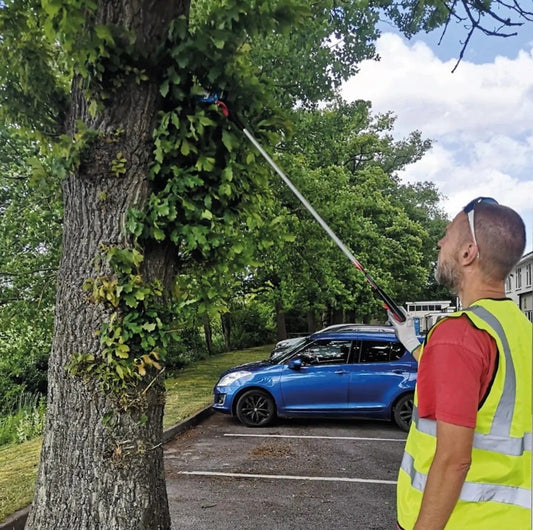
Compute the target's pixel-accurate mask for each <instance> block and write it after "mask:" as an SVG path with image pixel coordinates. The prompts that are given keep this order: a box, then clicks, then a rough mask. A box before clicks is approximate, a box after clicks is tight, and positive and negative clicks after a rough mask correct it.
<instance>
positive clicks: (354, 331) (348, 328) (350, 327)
mask: <svg viewBox="0 0 533 530" xmlns="http://www.w3.org/2000/svg"><path fill="white" fill-rule="evenodd" d="M361 334H371V335H375V334H388V335H394V334H395V333H394V328H393V327H392V326H386V325H383V326H379V325H373V324H339V325H335V326H330V327H327V328H324V329H322V330H320V331H317V332H316V333H313V334H312V335H310V337H309V338H311V339H315V338H319V337H320V338H325V337H326V336H327V337H329V336H333V335H334V336H335V337H340V338H342V337H344V338H348V335H350V336H351V335H358V336H359V335H361Z"/></svg>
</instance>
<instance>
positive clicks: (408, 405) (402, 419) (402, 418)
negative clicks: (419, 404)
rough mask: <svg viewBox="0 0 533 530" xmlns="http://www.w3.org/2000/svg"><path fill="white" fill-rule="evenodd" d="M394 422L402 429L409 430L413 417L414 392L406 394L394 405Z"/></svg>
mask: <svg viewBox="0 0 533 530" xmlns="http://www.w3.org/2000/svg"><path fill="white" fill-rule="evenodd" d="M393 417H394V423H396V425H398V427H400V429H402V431H405V432H407V431H409V427H410V426H411V420H412V418H413V394H404V395H403V396H402V397H401V398H400V399H399V400H398V401H397V402H396V404H395V405H394V411H393Z"/></svg>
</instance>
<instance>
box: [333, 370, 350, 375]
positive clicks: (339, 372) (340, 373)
mask: <svg viewBox="0 0 533 530" xmlns="http://www.w3.org/2000/svg"><path fill="white" fill-rule="evenodd" d="M335 373H336V374H339V375H343V374H347V373H348V372H347V371H346V370H335Z"/></svg>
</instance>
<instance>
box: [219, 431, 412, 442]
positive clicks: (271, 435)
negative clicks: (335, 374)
mask: <svg viewBox="0 0 533 530" xmlns="http://www.w3.org/2000/svg"><path fill="white" fill-rule="evenodd" d="M224 436H237V437H239V436H242V437H248V438H251V437H253V438H297V439H313V440H357V441H363V442H404V443H405V438H361V437H358V436H296V435H292V434H238V433H224Z"/></svg>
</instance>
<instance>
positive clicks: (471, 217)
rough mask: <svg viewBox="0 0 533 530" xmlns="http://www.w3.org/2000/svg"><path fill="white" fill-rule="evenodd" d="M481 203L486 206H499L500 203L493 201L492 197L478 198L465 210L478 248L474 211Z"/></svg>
mask: <svg viewBox="0 0 533 530" xmlns="http://www.w3.org/2000/svg"><path fill="white" fill-rule="evenodd" d="M480 202H484V203H486V204H498V201H497V200H495V199H493V198H492V197H478V198H477V199H474V200H472V201H470V202H469V203H468V204H467V205H466V206H465V207H464V208H463V212H464V213H465V214H466V215H467V217H468V224H469V225H470V231H471V232H472V238H473V239H474V244H475V245H476V247H477V240H476V230H475V228H474V211H475V208H476V204H479V203H480Z"/></svg>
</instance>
